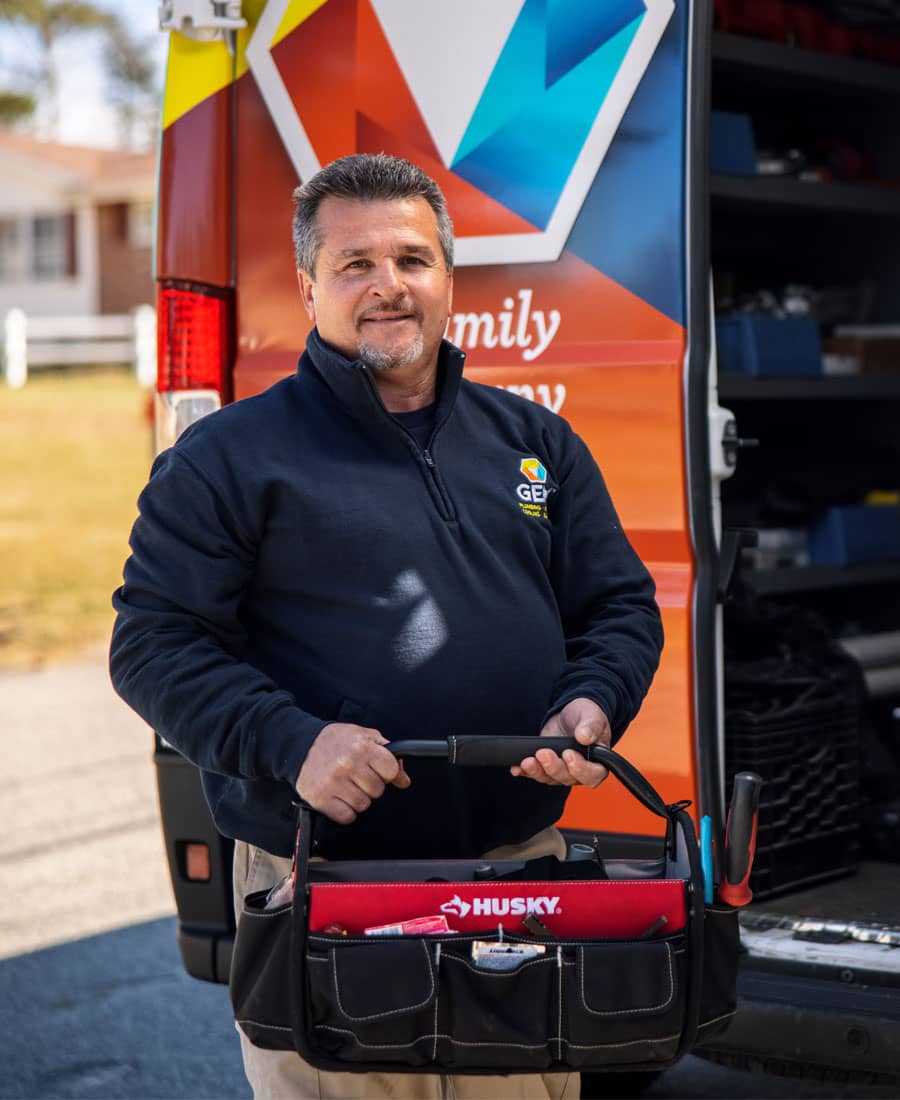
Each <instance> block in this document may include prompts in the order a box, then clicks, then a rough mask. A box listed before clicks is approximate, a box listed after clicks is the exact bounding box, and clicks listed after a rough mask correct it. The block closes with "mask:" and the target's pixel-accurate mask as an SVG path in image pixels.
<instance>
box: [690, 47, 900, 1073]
mask: <svg viewBox="0 0 900 1100" xmlns="http://www.w3.org/2000/svg"><path fill="white" fill-rule="evenodd" d="M898 30H900V27H898ZM711 71H712V84H711V105H712V108H713V109H715V110H726V111H732V112H743V113H745V114H748V115H750V117H751V118H752V120H753V124H754V130H755V132H756V133H757V138H758V146H759V145H760V144H769V143H771V144H774V145H777V146H779V147H788V145H791V146H793V145H794V144H796V146H797V147H800V148H802V147H803V143H804V141H807V142H808V143H809V144H810V147H811V148H814V147H815V145H816V141H817V140H818V139H819V138H822V137H824V136H827V132H828V128H830V127H834V130H835V132H836V133H838V134H840V136H841V137H842V138H843V139H845V140H847V141H849V142H851V143H853V144H856V145H858V146H859V148H860V149H861V150H862V151H863V153H864V155H865V156H866V157H867V158H869V163H870V165H872V166H873V168H874V172H873V173H870V174H877V175H878V176H880V177H882V178H884V179H885V180H891V179H896V178H898V177H900V159H898V156H897V151H896V148H895V144H896V143H895V142H894V140H893V134H894V133H895V125H896V124H895V121H894V120H895V118H896V108H897V97H900V67H896V68H894V67H891V66H888V65H884V64H879V63H874V62H870V61H866V60H861V59H856V58H845V57H837V56H831V55H827V54H819V53H814V52H812V51H809V50H803V49H797V48H794V47H791V46H788V45H784V44H780V43H774V42H766V41H762V40H755V39H750V38H742V37H740V36H736V35H731V34H724V33H722V32H718V31H716V32H714V33H713V36H712V63H711ZM760 135H762V137H761V138H760ZM772 135H775V136H774V137H773V136H772ZM898 217H900V190H894V189H892V188H890V187H884V188H882V187H880V186H876V187H872V186H868V185H867V184H866V183H864V182H863V181H862V180H858V181H854V182H832V181H828V182H804V181H801V180H800V179H797V178H796V177H790V176H784V177H760V176H756V177H754V176H723V175H713V176H711V178H710V243H711V259H712V265H713V269H714V271H716V272H717V273H722V272H728V273H729V276H730V277H731V288H732V289H735V290H737V291H738V292H743V291H747V290H752V289H755V288H759V287H768V288H775V287H779V286H784V285H786V284H788V283H806V284H809V285H814V286H846V285H856V284H858V283H860V282H861V281H862V280H863V279H864V278H871V279H873V280H874V281H875V283H876V284H877V288H878V291H877V294H876V296H875V301H874V303H873V307H872V313H871V315H870V316H869V317H867V320H868V321H869V322H871V323H890V322H892V321H896V320H897V319H898V318H900V277H898V272H897V262H896V256H897V254H898V243H900V236H898V229H900V226H898V221H897V219H898ZM897 398H900V362H898V364H897V371H896V372H887V371H885V372H870V373H860V374H856V375H846V376H823V377H819V378H810V377H793V378H792V377H779V378H766V377H754V376H750V375H744V374H734V373H725V372H721V373H720V374H719V377H718V400H719V401H720V402H721V403H722V404H723V405H725V406H726V407H728V408H730V409H731V410H732V411H733V413H734V414H735V417H736V420H737V428H738V434H740V435H741V436H753V437H754V438H758V439H759V441H760V445H759V447H758V448H756V449H754V451H752V452H742V453H741V455H740V457H739V460H738V468H737V472H736V474H735V476H734V477H733V478H732V479H731V480H730V481H726V482H724V483H723V485H722V517H723V527H724V528H725V529H728V528H734V527H738V528H747V527H752V526H754V523H753V520H752V517H753V514H754V512H756V513H763V512H764V509H762V508H761V506H760V505H761V502H762V500H763V499H764V497H765V498H766V499H771V497H772V496H773V495H775V496H777V495H778V494H777V493H775V494H773V493H772V491H771V490H772V488H773V486H781V485H782V482H783V480H784V479H785V475H787V482H788V483H789V484H791V485H792V486H793V487H797V486H798V485H802V480H803V478H804V477H807V478H808V479H809V480H808V486H809V500H808V502H807V511H808V513H810V516H809V517H808V518H810V520H811V514H812V513H813V511H814V510H815V508H816V507H817V505H821V506H822V507H826V506H827V503H826V502H827V498H828V494H829V492H831V491H833V493H834V501H833V502H834V503H842V502H846V494H848V493H849V492H852V491H853V488H854V487H855V486H854V485H853V481H854V477H855V479H856V481H857V482H858V483H859V489H860V492H864V491H865V490H866V489H869V488H880V489H890V488H900V474H898V471H900V444H898V442H897V441H898V440H900V404H898V403H897ZM842 473H844V474H849V477H846V478H844V479H843V480H842V479H841V477H840V475H841V474H842ZM791 477H792V478H793V480H791ZM869 479H871V481H872V483H871V484H867V481H869ZM841 494H844V497H843V499H842V496H841ZM782 502H784V501H783V498H782ZM829 503H830V502H829ZM772 522H773V524H774V525H775V526H778V525H781V523H783V524H785V525H788V526H793V525H797V526H802V525H804V522H805V521H804V518H803V517H800V518H799V519H797V520H796V521H795V522H791V521H790V520H789V519H783V520H782V521H781V522H779V521H778V520H772ZM756 525H757V526H763V525H765V523H764V522H759V523H757V524H756ZM733 591H734V592H735V593H737V592H740V593H742V596H743V598H747V596H748V595H750V596H751V597H754V598H757V599H762V600H766V601H772V600H774V601H775V602H776V603H777V604H780V605H782V606H783V607H784V608H785V609H790V608H793V609H795V610H796V612H797V614H798V615H800V614H802V612H803V610H804V609H806V610H810V611H814V612H815V613H816V614H817V615H819V616H820V617H821V618H822V619H823V620H824V621H825V622H826V623H828V624H829V626H830V627H831V628H832V630H833V631H834V632H835V633H838V632H840V631H841V630H842V629H843V630H847V629H851V630H855V631H857V632H863V633H878V632H884V631H895V630H897V629H900V561H897V562H894V561H885V562H866V563H859V564H850V565H822V564H810V565H785V566H776V567H773V568H763V569H756V570H751V569H747V568H740V569H739V570H738V571H737V573H736V582H735V587H734V589H733ZM725 618H726V624H727V621H728V616H727V615H726V617H725ZM725 649H726V652H727V651H728V649H729V637H728V626H727V625H726V627H725ZM726 677H727V672H726ZM897 702H900V700H895V701H894V703H895V704H896V703H897ZM885 705H886V703H885V700H877V699H873V700H871V701H869V702H868V704H867V705H866V706H865V707H864V711H863V716H862V720H861V723H860V727H861V728H860V730H859V738H860V744H861V745H862V743H863V740H864V738H863V727H865V726H866V725H867V724H868V725H869V726H870V727H871V728H875V729H877V732H878V736H879V737H880V738H881V739H882V742H883V743H885V744H887V745H892V746H893V754H894V756H895V758H896V760H897V763H898V766H900V742H898V740H897V729H896V723H894V725H893V726H892V725H891V723H890V721H889V720H885V715H888V716H889V715H890V712H891V705H888V706H887V710H886V709H885ZM824 736H825V735H824V731H823V737H824ZM724 737H725V745H726V758H727V757H729V756H730V757H731V758H732V759H733V758H734V756H735V751H736V747H737V743H738V741H739V740H740V739H741V738H742V737H743V738H744V740H745V739H746V731H743V732H741V731H737V730H735V729H733V728H732V729H729V723H728V721H727V720H726V723H725V732H724ZM732 742H733V744H732V748H731V750H730V751H729V744H730V743H732ZM823 744H824V742H823ZM826 747H827V746H826ZM861 774H865V769H863V772H862V773H861ZM898 775H900V772H898ZM861 796H862V799H863V801H862V803H861V805H862V806H865V805H866V803H865V800H866V798H867V793H866V788H865V787H863V788H862V789H861ZM870 801H871V799H870ZM879 804H880V803H879ZM871 811H872V807H871V806H868V807H867V808H865V809H860V810H858V811H857V812H858V814H859V821H858V822H857V826H858V829H859V833H858V838H859V859H860V864H859V868H858V871H857V873H856V874H854V875H853V876H852V877H847V876H846V875H843V876H842V875H841V865H842V863H846V862H847V861H842V860H841V859H840V858H837V857H836V858H835V862H834V875H833V877H832V878H831V880H830V881H825V882H823V883H821V884H820V885H817V886H815V887H814V888H809V887H808V886H804V884H803V883H802V882H801V881H800V876H801V873H802V868H790V869H789V870H790V871H791V873H796V874H797V876H798V877H797V881H796V882H794V883H793V884H792V883H791V882H790V881H783V882H781V883H780V889H779V892H778V893H777V896H776V897H774V898H769V897H763V898H762V899H760V900H758V901H756V902H754V903H753V904H752V905H751V906H750V907H749V908H748V910H747V911H746V913H745V916H744V917H743V918H742V923H743V936H744V943H745V946H746V947H747V948H748V949H749V951H750V953H751V956H752V960H751V961H748V965H747V966H745V967H744V968H743V971H742V976H741V996H742V998H745V999H746V1003H747V1004H748V1005H749V1004H752V1006H753V1007H752V1010H749V1009H746V1010H745V1011H744V1012H743V1013H739V1015H738V1018H737V1020H736V1022H735V1024H734V1025H733V1026H732V1028H730V1029H729V1030H728V1031H727V1032H726V1033H725V1035H724V1036H723V1037H721V1038H720V1039H717V1040H716V1041H715V1042H714V1047H715V1049H714V1050H713V1051H711V1052H710V1055H711V1056H712V1057H713V1058H714V1059H715V1060H719V1061H725V1062H726V1063H728V1064H733V1065H747V1064H748V1061H747V1058H746V1055H745V1053H744V1052H745V1051H746V1050H750V1049H756V1050H765V1049H766V1047H767V1043H771V1036H772V1034H773V1033H774V1032H773V1029H777V1028H779V1027H782V1026H783V1021H782V1013H781V1010H780V1009H778V1008H777V1007H776V1006H777V1005H778V1004H779V1003H780V1004H781V1005H784V1004H785V1003H794V1004H796V1005H797V1006H798V1010H799V1006H800V1005H801V1004H803V1005H804V1009H803V1011H805V1012H806V1014H807V1017H808V1023H809V1027H810V1028H815V1029H817V1032H818V1034H817V1035H816V1037H815V1038H812V1031H808V1032H805V1033H804V1034H803V1035H802V1036H800V1032H801V1031H802V1030H803V1029H798V1031H797V1035H798V1038H799V1041H798V1044H797V1047H796V1051H797V1053H796V1055H795V1058H794V1060H793V1061H792V1060H790V1058H789V1057H788V1058H774V1059H771V1060H769V1061H768V1062H767V1065H766V1068H767V1069H768V1070H769V1071H780V1072H788V1073H797V1074H809V1075H813V1076H815V1075H816V1073H817V1069H816V1065H815V1064H814V1061H815V1060H814V1059H806V1058H804V1057H803V1055H802V1053H801V1049H802V1048H807V1049H809V1050H812V1049H815V1048H817V1047H818V1048H819V1049H821V1050H825V1049H827V1048H828V1046H831V1047H832V1049H833V1054H834V1057H835V1060H836V1061H838V1060H840V1061H842V1062H843V1064H845V1065H849V1064H850V1063H854V1064H856V1065H857V1066H858V1068H859V1069H860V1070H864V1069H865V1061H866V1060H865V1058H864V1057H863V1058H860V1057H858V1052H857V1051H856V1049H855V1048H854V1047H853V1044H854V1042H856V1039H857V1031H856V1030H854V1029H855V1028H856V1024H857V1022H859V1021H856V1020H855V1019H854V1016H855V1014H857V1012H858V1013H859V1014H862V1015H861V1022H859V1024H860V1026H859V1028H858V1029H857V1030H858V1032H859V1036H862V1038H861V1039H860V1041H863V1042H868V1032H867V1030H866V1029H867V1024H866V1021H865V1019H864V1018H863V1016H864V1014H866V1013H869V1012H871V1010H872V1004H873V1002H871V1001H870V1000H868V999H867V998H868V997H869V993H873V994H874V991H876V990H877V989H878V988H879V987H882V986H884V987H895V986H896V981H897V973H896V967H895V966H894V965H893V964H889V963H886V962H882V961H880V960H879V959H876V958H875V953H874V952H873V951H872V949H871V944H872V943H873V942H875V939H876V938H877V936H878V935H879V934H881V935H887V934H888V932H886V931H883V930H884V929H890V930H891V931H890V935H892V936H893V935H895V934H898V933H900V922H898V920H897V911H896V899H897V897H900V863H896V862H890V863H887V862H883V861H880V860H879V858H878V854H877V852H876V851H873V849H872V847H871V845H870V846H869V848H868V850H867V845H866V839H867V837H866V830H865V819H866V814H867V813H871ZM811 820H812V819H811ZM761 824H762V816H761ZM847 835H848V836H849V835H850V834H847ZM842 836H843V834H842ZM844 841H846V837H844V839H843V841H842V843H843V842H844ZM882 851H883V849H882ZM837 855H838V856H839V855H840V853H838V854H837ZM777 856H778V852H777V850H772V851H769V852H766V853H765V855H764V857H763V865H762V869H763V870H764V871H765V876H768V877H767V878H766V883H767V884H769V885H770V884H771V882H772V881H773V878H772V876H774V880H779V875H780V872H779V869H778V866H777V863H776V862H773V861H777ZM882 859H883V857H882ZM761 885H762V883H761ZM853 921H856V922H859V925H860V928H861V931H860V933H859V935H858V936H855V937H854V936H852V935H851V934H850V932H849V931H848V930H847V929H848V927H849V925H848V922H853ZM820 926H825V929H824V931H823V930H822V927H820ZM842 928H843V931H841V929H842ZM879 930H881V931H879ZM829 937H830V939H829ZM857 941H858V942H857ZM828 943H831V944H833V945H835V946H834V947H833V948H832V949H828V948H826V947H825V946H824V945H826V944H828ZM838 945H839V946H838ZM881 950H882V954H883V952H884V950H886V949H884V948H882V949H881ZM817 952H818V954H817ZM842 963H843V968H844V969H843V975H842V974H841V964H842ZM873 963H874V966H873ZM870 967H871V969H870ZM883 967H886V969H883ZM842 982H843V983H844V988H843V990H842V989H841V983H842ZM813 985H817V986H818V991H817V993H816V994H814V995H813V994H812V987H813ZM884 991H885V993H886V994H887V992H888V989H887V988H885V990H884ZM894 991H895V990H894ZM811 997H812V1000H810V998H811ZM813 1002H815V1007H813ZM864 1002H865V1004H866V1007H865V1008H864V1007H863V1003H864ZM877 1014H878V1013H877V1012H876V1015H877ZM814 1017H815V1020H814ZM870 1018H871V1017H870ZM767 1036H768V1039H767V1038H766V1037H767ZM770 1049H771V1048H770ZM819 1070H820V1071H821V1073H822V1076H823V1079H827V1077H828V1073H829V1070H827V1069H826V1068H824V1067H822V1066H820V1067H819ZM859 1079H860V1080H862V1079H863V1078H859ZM875 1079H877V1077H876V1078H873V1080H875Z"/></svg>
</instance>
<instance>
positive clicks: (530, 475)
mask: <svg viewBox="0 0 900 1100" xmlns="http://www.w3.org/2000/svg"><path fill="white" fill-rule="evenodd" d="M519 473H520V474H522V476H523V477H525V478H526V480H525V481H524V482H522V483H521V484H520V485H517V486H516V496H517V497H518V498H519V500H518V504H519V507H520V508H521V509H522V511H523V512H524V513H525V515H526V516H532V517H533V518H534V519H547V518H548V513H547V501H548V500H549V499H550V494H551V493H552V492H554V489H553V487H552V486H549V485H547V468H546V466H544V464H543V462H541V460H540V459H539V458H535V457H534V456H531V457H529V458H523V459H522V461H521V462H520V463H519Z"/></svg>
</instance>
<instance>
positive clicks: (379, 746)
mask: <svg viewBox="0 0 900 1100" xmlns="http://www.w3.org/2000/svg"><path fill="white" fill-rule="evenodd" d="M387 744H388V742H387V740H386V739H385V738H384V737H382V735H381V734H380V733H379V732H378V730H373V729H368V728H367V727H365V726H354V725H350V724H349V723H345V722H332V723H330V724H329V725H327V726H324V727H323V728H322V731H321V733H320V734H319V736H318V737H317V738H316V739H315V741H313V745H312V748H311V749H310V750H309V752H308V753H307V755H306V760H305V761H304V763H303V767H302V768H301V769H300V774H299V775H298V776H297V793H298V794H299V795H300V797H301V798H302V799H303V800H304V801H305V802H308V803H309V805H310V806H312V807H313V808H314V809H316V810H318V811H319V812H320V813H323V814H325V816H326V817H330V818H331V820H332V821H336V822H337V823H338V824H339V825H350V824H351V823H352V822H354V821H355V820H356V818H357V815H358V814H361V813H362V812H363V811H364V810H368V808H369V807H370V806H371V805H372V802H373V800H374V799H376V798H380V797H381V796H382V795H383V794H384V788H385V786H386V785H387V784H388V783H390V784H391V785H392V786H394V787H400V788H401V789H403V788H405V787H408V786H409V785H410V782H411V780H410V778H409V776H408V775H407V774H406V772H405V771H404V770H403V764H402V763H401V761H399V760H398V759H397V757H396V756H394V754H393V753H392V752H390V751H389V750H388V749H386V748H385V747H384V746H385V745H387Z"/></svg>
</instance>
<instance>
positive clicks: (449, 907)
mask: <svg viewBox="0 0 900 1100" xmlns="http://www.w3.org/2000/svg"><path fill="white" fill-rule="evenodd" d="M471 909H472V906H471V905H469V903H468V902H467V901H463V899H462V898H461V897H460V896H459V894H454V895H453V897H452V898H451V899H450V901H445V902H444V904H443V905H442V906H441V912H442V913H449V914H451V915H452V916H455V917H465V916H468V914H469V912H470V911H471Z"/></svg>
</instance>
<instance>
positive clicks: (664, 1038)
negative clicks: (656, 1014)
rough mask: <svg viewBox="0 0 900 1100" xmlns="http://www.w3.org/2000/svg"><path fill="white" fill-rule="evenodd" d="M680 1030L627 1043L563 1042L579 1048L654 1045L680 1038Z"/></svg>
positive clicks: (597, 1048)
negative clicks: (672, 1033)
mask: <svg viewBox="0 0 900 1100" xmlns="http://www.w3.org/2000/svg"><path fill="white" fill-rule="evenodd" d="M680 1038H681V1034H680V1032H677V1031H676V1032H675V1034H674V1035H663V1036H662V1038H659V1039H629V1040H628V1041H627V1042H625V1043H573V1042H572V1041H571V1039H563V1042H564V1043H565V1044H566V1046H567V1047H575V1048H576V1049H577V1050H612V1049H614V1048H615V1047H635V1046H644V1045H645V1044H647V1045H650V1046H653V1045H656V1044H659V1043H671V1042H672V1041H673V1040H675V1039H680ZM555 1039H556V1036H554V1041H555Z"/></svg>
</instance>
